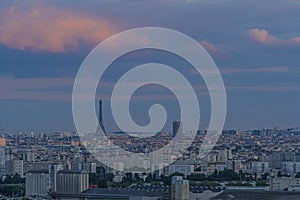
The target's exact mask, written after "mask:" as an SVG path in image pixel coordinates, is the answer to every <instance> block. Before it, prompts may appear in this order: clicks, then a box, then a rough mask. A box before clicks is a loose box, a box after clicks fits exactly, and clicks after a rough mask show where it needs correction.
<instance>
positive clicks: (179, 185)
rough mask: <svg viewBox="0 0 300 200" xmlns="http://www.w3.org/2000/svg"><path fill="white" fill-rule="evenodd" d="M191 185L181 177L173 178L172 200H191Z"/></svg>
mask: <svg viewBox="0 0 300 200" xmlns="http://www.w3.org/2000/svg"><path fill="white" fill-rule="evenodd" d="M189 199H190V185H189V181H188V180H183V178H182V177H181V176H173V177H172V180H171V200H189Z"/></svg>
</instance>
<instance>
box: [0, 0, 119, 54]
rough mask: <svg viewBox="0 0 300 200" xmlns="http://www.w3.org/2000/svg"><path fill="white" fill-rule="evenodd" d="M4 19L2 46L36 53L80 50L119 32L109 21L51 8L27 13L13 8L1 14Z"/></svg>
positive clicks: (31, 10)
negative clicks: (84, 45) (81, 46)
mask: <svg viewBox="0 0 300 200" xmlns="http://www.w3.org/2000/svg"><path fill="white" fill-rule="evenodd" d="M0 19H2V20H1V21H0V33H1V35H0V43H1V44H4V45H6V46H8V47H10V48H15V49H31V50H35V51H48V52H66V51H72V50H77V49H78V48H79V46H80V45H82V44H96V43H97V42H100V41H101V40H103V39H105V38H107V37H108V36H110V35H111V34H113V33H114V30H115V29H114V26H113V25H112V23H111V22H110V21H108V20H106V19H103V18H99V17H92V16H89V15H87V14H82V13H79V12H75V11H71V10H66V9H60V8H56V7H51V6H47V7H41V6H40V7H34V8H32V9H30V10H25V11H24V10H21V9H18V8H16V7H13V6H12V7H9V8H7V9H3V10H1V14H0ZM4 19H5V20H4Z"/></svg>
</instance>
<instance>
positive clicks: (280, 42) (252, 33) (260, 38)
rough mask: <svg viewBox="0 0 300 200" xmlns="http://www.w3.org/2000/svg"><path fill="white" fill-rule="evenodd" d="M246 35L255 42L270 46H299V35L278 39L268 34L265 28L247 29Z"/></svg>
mask: <svg viewBox="0 0 300 200" xmlns="http://www.w3.org/2000/svg"><path fill="white" fill-rule="evenodd" d="M247 36H248V37H249V38H250V39H252V40H253V41H255V42H258V43H260V44H262V45H271V46H295V45H297V46H300V37H292V38H288V39H280V38H278V37H276V36H274V35H272V34H270V33H269V32H268V31H267V30H265V29H257V28H255V29H250V30H248V31H247Z"/></svg>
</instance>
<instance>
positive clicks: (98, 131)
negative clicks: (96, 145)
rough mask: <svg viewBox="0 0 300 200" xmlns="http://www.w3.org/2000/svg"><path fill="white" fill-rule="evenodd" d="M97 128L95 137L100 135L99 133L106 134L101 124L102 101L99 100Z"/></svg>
mask: <svg viewBox="0 0 300 200" xmlns="http://www.w3.org/2000/svg"><path fill="white" fill-rule="evenodd" d="M98 122H99V124H98V127H97V132H96V135H101V134H100V133H104V134H106V131H105V128H104V124H103V115H102V99H101V98H100V100H99V118H98Z"/></svg>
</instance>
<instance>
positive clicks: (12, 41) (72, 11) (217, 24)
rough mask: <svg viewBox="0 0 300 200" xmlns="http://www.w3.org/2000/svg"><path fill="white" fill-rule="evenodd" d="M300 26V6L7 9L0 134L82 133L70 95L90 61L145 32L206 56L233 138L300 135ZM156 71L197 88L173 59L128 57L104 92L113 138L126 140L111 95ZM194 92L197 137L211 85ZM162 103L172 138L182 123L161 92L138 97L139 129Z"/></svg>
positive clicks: (100, 4)
mask: <svg viewBox="0 0 300 200" xmlns="http://www.w3.org/2000/svg"><path fill="white" fill-rule="evenodd" d="M299 24H300V1H299V0H263V1H262V0H251V1H250V0H247V1H246V0H188V1H186V0H164V1H163V0H153V1H148V0H102V1H95V0H86V1H75V0H66V1H57V0H52V1H46V0H44V1H31V0H28V1H4V0H0V91H1V92H0V113H1V114H0V129H5V130H6V131H8V132H16V131H37V132H40V131H44V132H47V131H75V127H74V122H73V117H72V88H73V83H74V79H75V76H76V73H77V71H78V69H79V67H80V65H81V63H82V62H83V60H84V59H85V57H86V56H87V55H88V53H89V52H90V51H91V50H92V49H93V48H94V47H95V46H96V45H97V44H98V43H100V42H101V41H103V40H105V39H106V38H108V37H109V36H111V35H113V34H116V33H119V32H121V31H125V30H128V29H132V28H138V27H147V26H151V27H164V28H169V29H174V30H176V31H180V32H182V33H184V34H186V35H188V36H190V37H191V38H193V39H194V40H196V41H197V42H199V44H201V45H202V46H203V47H204V48H205V49H206V50H207V51H208V53H209V54H210V56H211V57H212V58H213V60H214V61H215V63H216V65H217V66H218V68H219V70H220V72H221V74H222V77H223V81H224V84H225V89H226V93H227V117H226V122H225V126H224V128H225V129H260V128H271V127H274V126H280V127H295V126H298V127H299V126H300V106H299V104H300V60H299V55H300V26H299ZM148 62H159V63H163V64H167V65H169V66H172V67H174V68H175V69H176V70H178V71H180V72H182V73H185V76H186V77H188V78H189V79H191V81H192V82H193V80H195V79H197V80H198V79H199V77H198V76H196V77H195V74H194V72H193V70H191V66H189V64H188V63H186V62H185V61H183V60H180V59H179V58H178V57H176V55H172V54H170V53H168V52H161V51H154V50H153V51H150V50H144V51H141V52H138V51H137V52H131V53H129V54H128V55H124V56H122V57H120V58H119V59H118V60H117V61H116V62H114V63H113V64H112V66H110V67H111V70H108V71H107V72H106V74H105V76H104V77H103V80H101V81H100V84H99V87H98V90H97V92H98V93H97V95H98V96H101V97H102V98H103V101H104V123H105V126H106V128H107V129H109V130H112V131H114V130H118V128H117V126H116V124H115V123H114V121H113V119H112V115H111V111H110V109H109V108H110V106H109V105H110V104H109V97H110V94H111V92H112V85H114V83H115V82H116V81H117V80H118V78H120V76H121V75H122V73H124V72H125V71H126V70H128V69H131V68H132V67H134V66H136V65H138V64H143V63H148ZM116 71H117V72H116ZM200 79H201V77H200ZM101 83H103V84H101ZM194 87H195V91H196V92H197V97H198V98H199V99H201V100H200V103H199V104H200V107H201V120H202V119H203V120H202V121H201V122H200V126H199V128H205V127H207V125H208V123H209V116H210V101H209V97H208V95H207V89H206V88H205V84H204V82H203V81H202V82H201V81H200V83H199V84H198V83H197V84H196V83H195V85H194ZM154 103H161V104H162V105H164V106H165V108H166V110H167V111H168V112H167V113H168V121H167V124H166V126H165V127H164V129H165V130H169V129H170V127H171V126H170V124H171V121H172V120H175V119H177V118H178V115H179V111H178V101H177V100H176V99H175V98H174V95H173V94H172V93H171V92H170V91H169V90H168V89H166V88H163V87H160V86H145V87H144V88H140V89H139V90H138V91H136V93H135V98H132V101H131V104H130V110H131V112H132V113H131V114H132V116H133V119H134V120H135V121H136V123H137V124H140V125H147V123H149V117H148V115H147V109H148V108H149V106H151V105H152V104H154Z"/></svg>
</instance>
